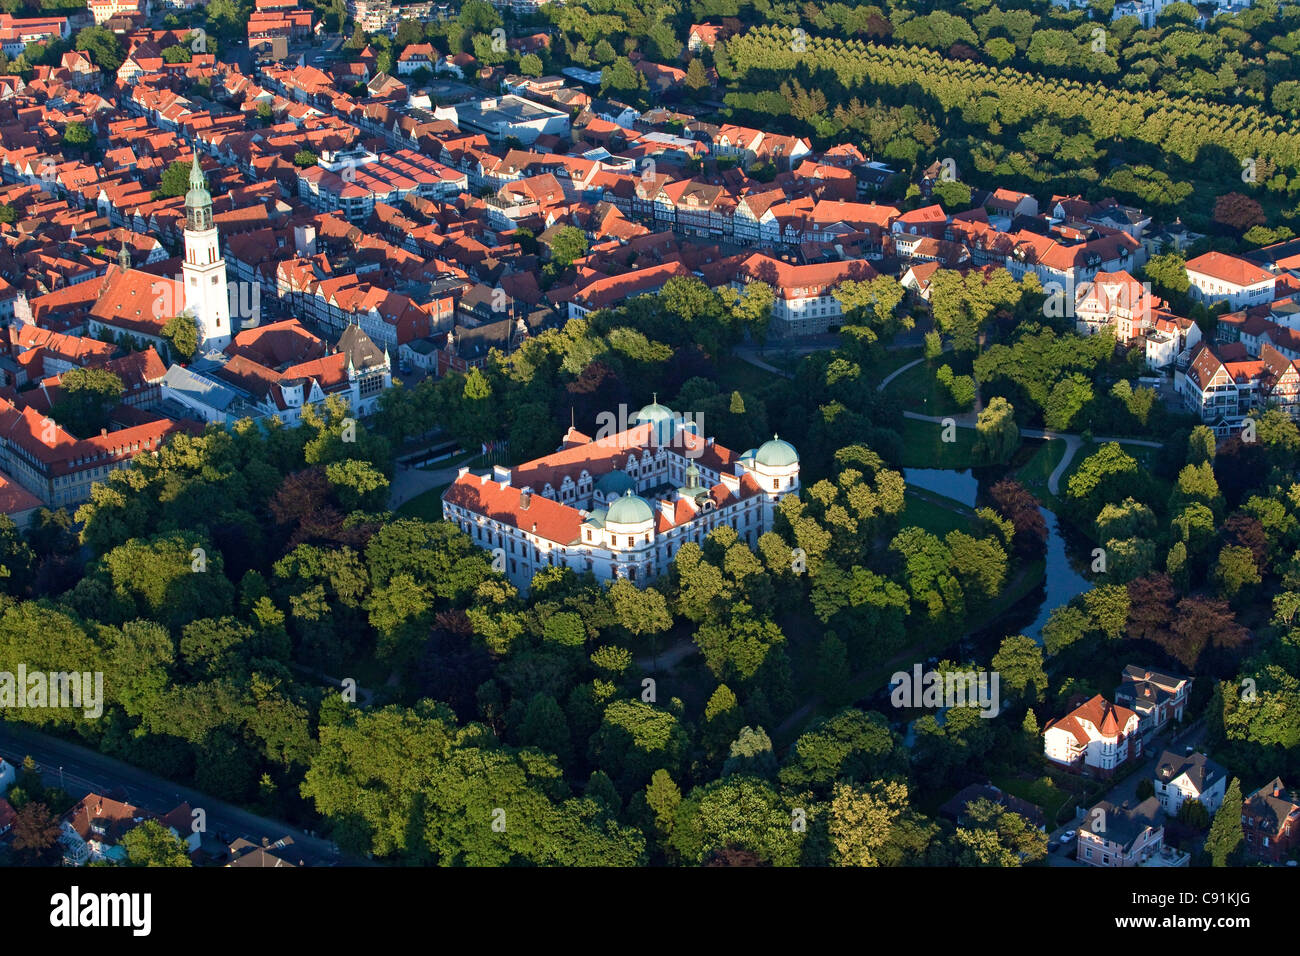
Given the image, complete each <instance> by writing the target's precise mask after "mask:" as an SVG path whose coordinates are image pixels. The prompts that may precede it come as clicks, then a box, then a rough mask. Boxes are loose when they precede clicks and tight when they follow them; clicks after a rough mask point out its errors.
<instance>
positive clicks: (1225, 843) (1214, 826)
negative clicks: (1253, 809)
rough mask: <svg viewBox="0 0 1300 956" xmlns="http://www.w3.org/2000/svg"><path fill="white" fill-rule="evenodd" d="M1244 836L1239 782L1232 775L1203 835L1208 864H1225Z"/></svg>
mask: <svg viewBox="0 0 1300 956" xmlns="http://www.w3.org/2000/svg"><path fill="white" fill-rule="evenodd" d="M1245 838H1246V836H1245V833H1243V832H1242V829H1241V782H1240V781H1239V780H1238V779H1237V778H1236V777H1233V778H1232V780H1230V781H1229V782H1228V789H1227V792H1225V793H1224V795H1223V803H1222V804H1220V805H1219V810H1218V812H1217V813H1216V814H1215V815H1214V822H1213V823H1211V824H1210V832H1209V834H1208V835H1207V836H1206V837H1205V852H1206V853H1208V854H1209V855H1210V864H1211V865H1212V866H1227V865H1228V861H1229V860H1231V859H1232V858H1233V856H1234V854H1235V853H1236V852H1237V847H1239V846H1240V845H1241V843H1242V842H1243V841H1244V840H1245Z"/></svg>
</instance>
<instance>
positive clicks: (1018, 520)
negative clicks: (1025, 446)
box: [989, 478, 1047, 558]
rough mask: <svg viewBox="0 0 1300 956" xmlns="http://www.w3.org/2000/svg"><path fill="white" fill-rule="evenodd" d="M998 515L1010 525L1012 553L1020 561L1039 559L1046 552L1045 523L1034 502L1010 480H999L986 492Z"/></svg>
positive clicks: (1040, 511) (1034, 499)
mask: <svg viewBox="0 0 1300 956" xmlns="http://www.w3.org/2000/svg"><path fill="white" fill-rule="evenodd" d="M989 497H990V498H992V499H993V504H994V506H995V507H996V508H997V511H998V513H999V514H1001V515H1002V516H1003V517H1004V518H1007V519H1009V520H1010V521H1011V524H1012V527H1013V528H1014V529H1015V535H1014V537H1013V538H1012V543H1013V546H1014V547H1015V550H1016V553H1017V554H1018V555H1020V556H1021V557H1022V558H1032V557H1040V556H1042V554H1043V553H1044V552H1045V551H1046V548H1047V519H1046V518H1044V517H1043V511H1042V507H1041V506H1040V505H1039V503H1038V499H1037V498H1035V497H1034V496H1033V495H1032V494H1030V493H1029V492H1028V491H1027V490H1026V489H1025V486H1024V485H1022V484H1020V482H1018V481H1016V480H1015V479H1013V478H1003V479H1002V480H1001V481H999V482H998V483H997V484H995V485H994V486H993V487H992V488H990V489H989Z"/></svg>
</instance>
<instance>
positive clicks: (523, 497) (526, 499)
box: [519, 488, 537, 531]
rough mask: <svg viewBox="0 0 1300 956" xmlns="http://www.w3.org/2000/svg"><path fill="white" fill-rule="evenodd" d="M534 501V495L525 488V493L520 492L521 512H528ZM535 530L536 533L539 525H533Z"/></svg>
mask: <svg viewBox="0 0 1300 956" xmlns="http://www.w3.org/2000/svg"><path fill="white" fill-rule="evenodd" d="M532 500H533V493H532V492H531V491H530V490H529V489H527V488H525V489H524V490H523V491H521V492H519V508H520V510H522V511H527V510H528V505H529V504H530V503H531V502H532ZM533 530H534V531H536V530H537V525H536V524H534V525H533Z"/></svg>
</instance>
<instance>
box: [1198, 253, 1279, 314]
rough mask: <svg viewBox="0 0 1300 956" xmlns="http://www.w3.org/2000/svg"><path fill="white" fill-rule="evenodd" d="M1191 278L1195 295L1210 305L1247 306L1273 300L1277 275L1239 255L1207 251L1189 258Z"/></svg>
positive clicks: (1238, 307) (1235, 307) (1242, 307)
mask: <svg viewBox="0 0 1300 956" xmlns="http://www.w3.org/2000/svg"><path fill="white" fill-rule="evenodd" d="M1187 281H1188V282H1190V283H1191V285H1192V288H1191V290H1190V291H1191V294H1192V295H1193V296H1194V297H1195V298H1197V299H1198V300H1200V301H1201V302H1204V303H1205V304H1206V305H1213V304H1214V303H1216V302H1227V303H1228V305H1229V306H1230V307H1232V308H1233V309H1244V308H1247V307H1248V306H1252V305H1265V304H1267V303H1269V302H1272V301H1273V289H1274V285H1275V284H1276V282H1277V277H1276V276H1275V275H1273V273H1271V272H1269V271H1267V270H1265V269H1261V268H1260V267H1259V266H1257V265H1255V263H1253V262H1250V261H1249V260H1246V259H1242V258H1240V257H1239V256H1230V255H1228V254H1226V253H1223V252H1207V253H1205V255H1201V256H1197V257H1196V258H1195V259H1191V260H1189V261H1188V263H1187Z"/></svg>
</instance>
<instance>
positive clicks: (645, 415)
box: [635, 395, 677, 443]
mask: <svg viewBox="0 0 1300 956" xmlns="http://www.w3.org/2000/svg"><path fill="white" fill-rule="evenodd" d="M654 399H655V400H654V401H653V402H651V403H650V404H649V405H647V406H646V407H645V408H643V409H641V411H639V412H637V413H636V420H635V424H637V425H654V426H655V430H654V434H655V437H656V438H657V439H658V440H659V441H660V442H661V443H662V442H667V441H671V440H672V437H673V431H674V425H675V423H676V421H677V413H676V412H674V411H673V410H672V409H671V408H669V407H668V406H667V405H660V404H659V396H658V395H655V396H654Z"/></svg>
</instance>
